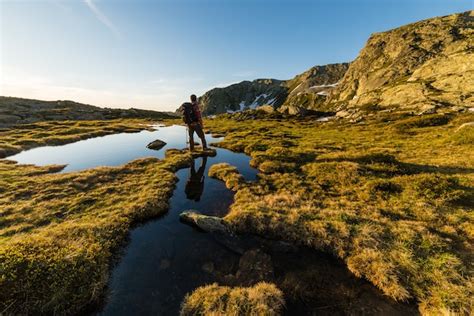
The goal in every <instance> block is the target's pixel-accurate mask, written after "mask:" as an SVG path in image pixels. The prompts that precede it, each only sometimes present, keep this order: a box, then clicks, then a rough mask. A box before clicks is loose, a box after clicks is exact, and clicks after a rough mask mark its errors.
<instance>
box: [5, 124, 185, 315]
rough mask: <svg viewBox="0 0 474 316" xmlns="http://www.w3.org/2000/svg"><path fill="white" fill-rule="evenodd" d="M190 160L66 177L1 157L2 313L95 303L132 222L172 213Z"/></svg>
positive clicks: (170, 157) (67, 310) (66, 309)
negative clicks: (176, 188)
mask: <svg viewBox="0 0 474 316" xmlns="http://www.w3.org/2000/svg"><path fill="white" fill-rule="evenodd" d="M81 123H84V122H81ZM190 160H191V156H190V154H189V153H182V152H177V153H175V152H173V153H170V154H167V157H166V158H165V159H163V160H158V159H154V158H147V159H138V160H135V161H132V162H130V163H128V164H126V165H124V166H120V167H100V168H95V169H90V170H86V171H81V172H74V173H67V174H57V173H51V172H54V171H57V170H59V169H61V167H60V166H47V167H36V166H31V165H16V164H15V163H14V162H11V161H8V160H0V313H1V314H38V313H43V314H74V313H77V312H79V311H81V309H83V308H84V307H85V306H87V305H88V304H90V303H92V302H95V301H97V300H98V298H99V296H100V295H101V293H102V291H103V289H104V287H105V285H106V283H107V279H108V274H109V265H110V262H111V258H112V255H113V253H114V250H115V249H116V248H117V247H118V246H119V245H120V244H121V243H122V242H123V241H124V239H125V237H126V235H127V233H128V231H129V228H130V226H131V225H133V223H136V222H138V221H141V220H145V219H148V218H150V217H154V216H157V215H160V214H163V213H164V212H166V211H167V209H168V199H169V197H170V196H171V194H172V191H173V189H174V183H175V182H176V177H175V175H174V172H175V171H176V170H177V169H178V168H181V167H183V166H186V165H189V163H190Z"/></svg>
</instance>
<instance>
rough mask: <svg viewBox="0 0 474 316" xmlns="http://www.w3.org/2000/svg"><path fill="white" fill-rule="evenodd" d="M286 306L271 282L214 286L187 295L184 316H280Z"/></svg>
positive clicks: (281, 294)
mask: <svg viewBox="0 0 474 316" xmlns="http://www.w3.org/2000/svg"><path fill="white" fill-rule="evenodd" d="M284 304H285V301H284V299H283V293H282V292H281V291H280V290H279V289H278V288H277V287H276V286H275V285H274V284H271V283H265V282H261V283H258V284H255V285H254V286H251V287H234V288H232V287H228V286H219V285H217V284H211V285H208V286H202V287H200V288H198V289H196V290H195V291H194V292H193V293H191V294H190V295H187V296H186V298H185V299H184V301H183V304H182V308H181V315H183V316H185V315H265V316H270V315H280V314H281V312H282V309H283V306H284Z"/></svg>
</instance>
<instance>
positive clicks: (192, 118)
mask: <svg viewBox="0 0 474 316" xmlns="http://www.w3.org/2000/svg"><path fill="white" fill-rule="evenodd" d="M181 111H182V113H183V120H184V123H186V125H187V126H188V133H189V149H190V150H191V151H193V150H194V138H193V136H194V132H196V134H197V135H198V136H199V138H200V139H201V142H202V149H203V150H205V149H207V143H206V137H205V136H204V131H203V124H202V115H201V110H200V109H199V103H198V102H197V97H196V95H194V94H193V95H191V103H189V102H185V103H183V105H181Z"/></svg>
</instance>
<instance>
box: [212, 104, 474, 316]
mask: <svg viewBox="0 0 474 316" xmlns="http://www.w3.org/2000/svg"><path fill="white" fill-rule="evenodd" d="M471 121H474V115H473V114H470V113H465V114H458V115H456V116H452V117H450V118H449V120H448V119H447V118H445V117H444V116H424V117H423V116H421V117H414V118H406V117H394V118H390V119H389V118H387V117H384V118H383V119H378V118H376V117H375V118H373V119H367V120H366V121H365V122H363V123H361V124H350V123H348V122H347V121H345V120H339V121H337V120H336V121H332V122H328V123H319V122H315V121H311V120H303V119H299V120H296V119H295V120H288V121H279V120H274V119H266V120H248V121H245V122H244V123H241V122H236V121H234V120H233V119H232V118H229V117H228V116H227V117H224V118H219V117H218V118H216V119H213V120H208V121H207V122H206V126H207V127H208V128H210V130H211V131H212V132H216V133H217V132H219V133H224V134H226V137H225V139H224V141H222V142H221V143H220V144H219V146H222V147H225V148H229V149H231V150H239V151H245V152H246V153H247V154H249V155H251V157H252V165H253V166H255V167H257V168H259V169H260V170H262V171H263V173H261V174H260V176H259V178H258V181H256V182H255V183H250V184H248V185H247V186H245V187H241V188H239V189H238V191H237V193H236V195H235V202H234V204H233V205H232V206H231V211H230V213H229V214H228V215H227V216H226V218H225V219H226V220H227V221H228V222H229V223H230V224H231V225H232V226H233V227H234V229H236V230H237V231H240V232H243V233H256V234H261V235H264V236H271V237H274V238H278V239H284V240H289V241H293V242H296V243H300V244H304V245H308V246H310V247H313V248H316V249H322V250H325V251H328V252H332V253H333V254H334V255H336V256H338V257H340V258H342V259H343V260H344V261H345V262H346V264H347V266H348V268H349V269H350V270H351V271H352V272H353V273H354V274H356V275H357V276H360V277H364V278H366V279H368V280H369V281H370V282H372V283H373V284H374V285H376V286H377V287H378V288H380V289H381V290H382V291H383V292H384V293H385V294H386V295H388V296H390V297H392V298H393V299H395V300H401V301H404V300H409V299H414V300H416V301H417V302H418V304H419V309H420V311H421V312H422V313H423V314H426V315H429V314H440V313H459V314H469V313H472V311H473V308H474V299H473V298H474V287H473V277H474V275H473V272H472V267H471V265H472V262H473V259H474V255H473V253H474V251H473V250H474V249H473V246H472V245H473V244H474V210H473V208H474V203H473V201H474V186H473V183H474V163H473V162H474V144H473V143H472V142H469V141H453V135H456V133H457V132H456V131H457V130H458V129H459V128H460V126H462V124H464V123H466V122H471ZM463 128H465V127H463ZM408 129H409V131H410V133H400V131H401V130H408ZM460 130H462V129H460ZM466 130H467V129H466ZM463 139H466V138H465V137H464V136H463ZM467 139H468V138H467ZM283 141H286V142H287V146H285V147H284V146H281V143H282V142H283Z"/></svg>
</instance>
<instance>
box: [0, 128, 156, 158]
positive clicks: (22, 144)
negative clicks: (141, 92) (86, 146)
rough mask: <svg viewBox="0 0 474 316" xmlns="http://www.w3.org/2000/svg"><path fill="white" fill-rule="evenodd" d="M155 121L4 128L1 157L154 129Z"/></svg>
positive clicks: (0, 139)
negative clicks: (37, 148)
mask: <svg viewBox="0 0 474 316" xmlns="http://www.w3.org/2000/svg"><path fill="white" fill-rule="evenodd" d="M150 124H151V121H149V120H144V119H126V120H125V119H124V120H108V121H45V122H38V123H33V124H21V125H17V126H14V127H12V128H3V129H0V158H4V157H6V156H9V155H13V154H16V153H18V152H20V151H22V150H25V149H30V148H34V147H38V146H46V145H50V146H51V145H53V146H54V145H63V144H67V143H72V142H76V141H79V140H81V139H86V138H91V137H98V136H104V135H110V134H115V133H133V132H139V131H141V130H144V129H150V127H149V125H150Z"/></svg>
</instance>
